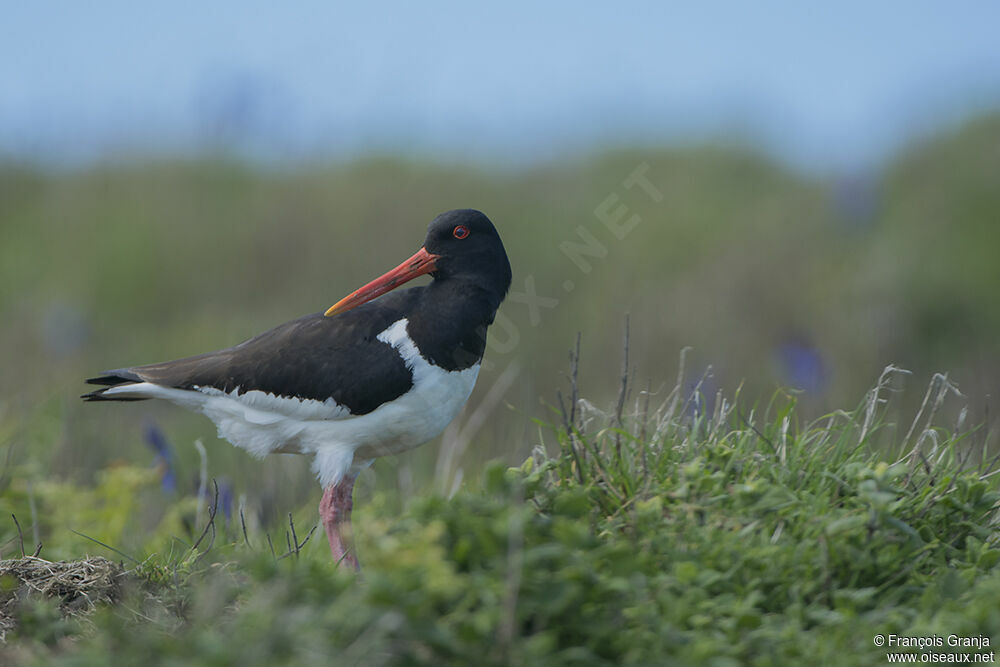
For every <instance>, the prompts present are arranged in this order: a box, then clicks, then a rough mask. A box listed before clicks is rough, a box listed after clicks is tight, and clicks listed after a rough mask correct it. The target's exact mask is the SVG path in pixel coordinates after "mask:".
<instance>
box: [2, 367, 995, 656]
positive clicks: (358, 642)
mask: <svg viewBox="0 0 1000 667" xmlns="http://www.w3.org/2000/svg"><path fill="white" fill-rule="evenodd" d="M897 375H898V372H897V371H893V370H887V372H886V373H885V374H883V377H882V378H880V380H879V383H878V385H877V386H876V387H875V388H873V389H872V390H871V391H870V392H869V393H868V394H867V395H866V397H865V398H864V400H863V401H862V402H861V403H860V405H859V406H858V407H856V408H855V409H853V410H850V411H838V412H835V413H831V414H829V415H826V416H824V417H822V418H820V419H819V420H816V421H814V422H809V423H802V422H801V421H800V416H799V413H798V410H797V408H796V405H795V397H794V395H792V394H787V393H779V394H777V395H775V396H774V397H773V399H772V400H771V401H770V402H769V404H768V405H767V406H766V407H757V408H754V407H752V406H748V405H745V404H743V402H742V401H740V400H736V401H735V402H730V401H728V400H725V399H723V398H722V397H719V398H718V399H717V400H716V402H715V404H714V406H713V407H712V410H711V412H707V411H703V410H701V409H700V408H699V406H700V405H703V404H704V401H703V400H702V399H701V398H698V397H697V396H695V395H690V394H687V393H686V392H684V391H683V389H682V387H683V386H684V383H683V382H680V383H679V384H678V388H677V389H675V391H674V392H673V393H671V394H670V395H669V396H667V397H666V398H665V400H663V403H662V405H659V406H657V405H655V404H654V405H652V406H648V399H649V397H648V396H647V395H645V394H644V393H643V392H636V393H635V396H633V397H632V399H630V400H626V401H623V402H622V403H621V404H620V405H622V409H621V410H620V411H619V409H618V407H617V405H616V406H614V407H613V408H612V410H611V411H610V412H609V413H602V412H600V411H598V410H596V409H595V408H594V407H593V406H591V405H589V404H588V403H587V402H586V401H582V400H577V401H576V409H571V408H570V402H569V401H568V400H567V401H566V405H567V413H560V412H553V419H552V421H554V422H555V424H556V425H555V426H550V425H546V424H539V430H538V435H537V437H536V438H535V439H536V441H537V447H536V448H535V450H534V453H533V455H532V457H531V458H529V459H527V460H526V461H525V462H524V464H523V465H522V466H520V467H518V468H507V467H506V466H504V465H502V464H493V465H491V466H488V467H487V468H486V470H485V471H484V472H483V473H482V475H481V476H480V477H479V478H478V479H477V480H476V482H475V483H473V484H467V485H466V486H465V487H464V488H462V489H460V490H459V491H458V492H457V493H456V494H455V495H454V496H452V497H451V498H445V497H441V496H438V495H425V496H421V497H418V498H416V499H414V500H412V501H411V502H410V503H409V504H408V506H407V507H406V508H405V510H403V511H400V510H399V508H398V507H397V506H396V505H395V503H394V502H393V501H391V500H390V499H389V498H387V497H386V496H385V495H384V494H381V493H379V494H376V495H375V496H374V497H367V498H364V499H363V500H360V502H359V503H358V509H357V511H356V517H355V524H356V533H357V534H356V539H357V543H358V549H359V554H360V558H361V561H362V563H363V567H364V570H363V573H362V575H361V576H360V577H357V576H354V575H353V574H352V573H350V572H344V571H339V570H337V569H335V568H334V567H333V566H332V564H331V563H330V562H328V551H327V549H326V546H325V544H324V543H323V542H324V541H323V540H322V538H321V537H320V538H319V539H314V540H311V541H310V542H309V543H308V544H307V545H306V546H305V547H303V548H302V549H301V552H300V553H298V554H294V553H293V554H291V555H287V556H284V557H280V556H281V555H282V553H283V552H284V551H285V544H286V542H285V538H284V537H283V536H280V535H278V534H276V535H274V538H275V539H273V540H272V543H274V544H275V548H276V549H277V552H275V553H276V554H277V555H278V556H279V557H278V558H276V557H275V555H273V554H272V551H271V549H270V547H268V543H267V541H266V536H265V535H264V534H262V533H261V532H260V531H258V530H254V529H251V530H250V531H248V535H247V539H244V537H243V535H242V530H241V529H240V528H239V527H238V526H229V527H228V528H227V527H225V526H223V525H222V522H221V520H220V519H219V518H217V519H216V521H217V523H218V529H217V530H216V528H215V527H213V529H212V531H211V535H212V539H211V541H210V540H208V539H206V540H203V541H202V543H201V544H199V545H197V546H196V547H195V548H192V546H191V542H193V541H194V539H195V537H196V536H197V534H198V533H200V532H201V531H200V530H199V529H198V527H193V528H192V532H190V533H189V534H186V535H185V534H184V533H183V532H180V535H182V536H183V539H176V537H177V536H176V535H174V536H170V535H168V533H169V532H170V531H171V530H177V529H178V526H179V525H180V524H177V523H171V521H172V519H171V518H170V517H171V516H172V514H171V512H169V511H168V512H167V513H166V514H165V515H164V516H165V518H164V522H165V523H164V525H161V526H160V528H159V529H158V530H157V531H155V532H154V533H152V534H149V535H146V536H145V539H146V541H147V545H146V547H145V548H138V550H136V551H134V552H133V553H132V555H131V557H132V558H134V559H135V561H136V562H130V561H126V563H125V565H126V566H127V567H128V568H129V569H130V571H131V579H130V581H131V583H130V584H129V585H128V586H127V587H126V592H125V594H124V597H123V599H122V600H121V601H120V602H119V603H117V604H115V605H104V606H101V607H100V608H99V609H98V610H97V611H96V612H95V613H93V614H90V615H88V616H86V617H82V618H75V617H69V618H64V617H63V616H62V615H60V614H59V613H58V612H56V611H55V606H54V605H55V602H53V601H48V602H46V601H41V600H31V601H28V602H25V603H23V604H22V605H21V606H20V607H18V608H17V613H18V621H19V623H20V625H19V626H18V628H17V629H15V630H14V631H13V632H12V633H10V634H8V642H7V644H6V646H5V647H3V649H2V651H3V653H0V657H7V658H8V659H10V660H12V661H16V662H19V663H24V664H46V665H52V664H55V665H59V664H66V665H91V664H92V665H101V664H106V660H107V657H108V656H109V655H113V656H115V659H116V661H118V662H119V663H120V664H144V663H147V664H176V665H182V664H220V665H221V664H268V665H312V664H315V665H326V664H345V665H352V664H356V665H379V664H384V665H441V664H476V665H506V664H517V665H617V664H637V665H651V664H717V665H728V664H733V665H736V664H757V665H774V664H788V665H799V664H824V665H827V664H833V665H839V664H844V665H855V664H882V663H884V661H885V651H886V649H884V648H883V649H878V648H876V647H875V646H874V645H873V637H874V636H875V635H876V634H883V635H889V634H902V635H912V636H922V635H934V634H937V635H940V636H942V637H947V636H948V635H951V634H958V635H964V636H978V635H985V636H987V637H991V638H992V639H993V641H994V643H995V642H996V641H998V640H1000V606H998V605H997V603H996V601H997V599H1000V567H998V563H1000V539H998V538H1000V534H998V531H997V510H998V507H1000V474H995V473H994V470H993V465H994V464H995V463H996V461H995V460H994V461H990V459H989V457H988V456H987V450H986V447H987V443H986V442H985V440H984V434H983V433H982V431H980V430H976V429H972V430H967V427H966V426H964V425H962V426H960V428H961V429H963V430H960V431H948V430H945V429H942V428H940V427H939V426H937V425H936V424H935V422H936V421H937V417H936V415H937V414H939V413H938V408H939V407H940V406H941V404H942V403H943V402H944V401H946V400H948V395H949V385H948V383H947V381H946V380H945V379H944V378H941V377H938V378H935V380H934V382H933V383H932V385H931V387H930V389H929V390H928V393H927V398H926V400H925V401H924V404H923V407H922V408H921V409H920V410H919V411H918V412H917V413H916V414H915V415H914V418H913V419H912V421H908V422H907V423H903V424H891V423H888V422H887V421H886V415H887V414H889V408H890V406H889V405H888V403H889V402H890V401H891V399H892V398H893V397H894V395H895V394H894V388H893V383H894V381H895V380H896V377H897ZM574 391H575V390H574ZM629 393H631V392H629ZM569 412H571V413H572V414H569ZM129 470H131V469H127V468H126V469H122V470H119V471H118V472H116V473H110V474H111V476H112V477H116V476H117V478H116V479H105V480H104V482H103V486H99V487H98V489H97V490H95V491H91V492H90V495H89V496H88V495H87V494H86V493H85V492H83V491H82V490H80V493H82V494H83V498H84V500H83V501H80V502H81V507H79V508H77V511H86V507H84V506H85V505H87V503H91V504H92V505H94V506H95V507H104V511H106V512H110V513H112V514H113V515H114V516H117V517H118V518H119V519H120V521H121V522H123V523H121V526H122V529H123V530H124V526H125V525H127V523H128V521H129V517H130V516H131V515H133V514H135V513H136V512H140V511H141V509H142V508H141V506H142V504H143V503H144V502H148V501H149V499H148V498H147V499H146V500H145V501H143V500H141V498H142V494H141V493H139V494H138V495H137V491H141V490H142V489H144V488H147V487H148V486H149V485H150V484H151V482H150V480H148V479H146V480H143V479H142V474H141V472H128V471H129ZM146 474H147V477H148V476H149V475H148V473H146ZM18 487H19V485H18V484H17V483H14V484H11V485H10V487H9V488H8V490H7V491H6V492H5V494H4V499H5V501H6V502H13V504H14V505H18V506H20V505H19V504H23V498H22V499H18V498H16V497H15V496H13V495H12V493H13V492H14V490H16V489H17V488H18ZM147 490H148V488H147ZM37 492H38V494H39V499H38V502H39V503H41V504H42V505H43V509H47V507H44V506H46V504H47V503H49V502H50V501H52V497H51V496H50V495H49V494H51V493H52V492H51V490H50V491H48V492H43V491H42V490H37ZM94 494H96V495H97V496H101V494H104V495H105V496H106V498H105V499H104V501H103V502H102V500H101V498H100V497H94ZM116 494H117V495H116ZM363 495H364V494H363ZM135 498H139V499H140V500H135ZM122 502H128V503H130V504H129V505H128V507H121V506H119V504H120V503H122ZM190 509H191V508H190V507H189V506H188V507H185V508H181V509H179V510H178V511H182V512H183V511H189V510H190ZM312 512H313V511H312V510H304V511H303V512H301V513H299V514H300V516H299V517H297V519H296V525H298V526H300V528H299V540H300V541H301V540H302V538H303V535H302V534H303V533H305V529H303V528H301V526H306V527H307V528H308V527H309V526H311V525H313V523H314V522H315V515H314V514H313V513H312ZM42 514H43V515H44V514H46V512H45V511H43V512H42ZM106 518H107V517H106ZM109 523H113V521H110V520H106V521H104V523H101V524H100V525H105V526H108V531H109V533H108V534H107V535H104V536H103V537H104V538H105V539H112V538H113V537H114V534H113V533H114V530H113V529H112V527H111V526H110V525H108V524H109ZM164 531H166V532H164ZM57 539H58V538H57ZM278 545H280V547H279V546H278ZM104 553H105V554H106V555H109V556H111V557H114V554H109V553H108V552H106V551H105V552H104ZM945 650H948V649H945Z"/></svg>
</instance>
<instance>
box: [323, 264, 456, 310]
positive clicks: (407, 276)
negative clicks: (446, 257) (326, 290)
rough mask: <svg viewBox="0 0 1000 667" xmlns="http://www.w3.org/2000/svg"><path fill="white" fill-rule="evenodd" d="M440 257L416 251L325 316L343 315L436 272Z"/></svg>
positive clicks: (349, 296)
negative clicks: (436, 263) (403, 285)
mask: <svg viewBox="0 0 1000 667" xmlns="http://www.w3.org/2000/svg"><path fill="white" fill-rule="evenodd" d="M439 257H440V255H432V254H431V253H429V252H427V249H426V248H421V249H420V250H418V251H417V252H416V253H415V254H414V255H413V257H410V258H409V259H408V260H406V261H405V262H403V263H402V264H400V265H399V266H397V267H396V268H395V269H393V270H392V271H389V272H388V273H386V274H384V275H382V276H380V277H378V278H376V279H375V280H373V281H371V282H370V283H368V284H367V285H365V286H364V287H362V288H361V289H358V290H355V291H354V292H351V293H350V294H348V295H347V296H345V297H344V298H343V299H341V300H340V301H338V302H337V303H335V304H333V305H332V306H330V308H329V309H328V310H327V311H326V313H325V315H326V316H327V317H330V316H331V315H336V314H337V313H343V312H344V311H346V310H350V309H351V308H356V307H357V306H360V305H361V304H363V303H366V302H368V301H371V300H372V299H375V298H377V297H380V296H382V295H383V294H385V293H386V292H391V291H392V290H394V289H396V288H397V287H399V286H400V285H402V284H403V283H407V282H409V281H411V280H413V279H414V278H416V277H417V276H422V275H424V274H425V273H430V272H432V271H434V270H436V268H437V266H436V265H435V262H436V261H437V260H438V258H439Z"/></svg>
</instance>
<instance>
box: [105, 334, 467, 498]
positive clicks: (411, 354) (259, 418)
mask: <svg viewBox="0 0 1000 667" xmlns="http://www.w3.org/2000/svg"><path fill="white" fill-rule="evenodd" d="M407 325H408V321H407V320H406V319H405V318H403V319H401V320H398V321H397V322H394V323H393V324H392V325H391V326H389V327H387V328H386V329H385V330H384V331H383V332H381V333H380V334H379V335H378V336H377V338H378V340H380V341H382V342H383V343H386V344H388V345H389V346H391V347H392V348H394V349H395V350H396V351H397V352H398V353H399V355H400V357H402V359H403V361H404V363H405V364H406V366H407V368H409V369H410V371H411V373H412V374H413V385H412V387H411V388H410V389H409V390H408V391H407V392H406V393H404V394H403V395H401V396H399V397H398V398H396V399H394V400H391V401H388V402H386V403H383V404H382V405H380V406H379V407H378V408H376V409H375V410H373V411H372V412H369V413H368V414H364V415H352V414H351V413H350V411H349V410H348V409H347V408H346V407H345V406H343V405H340V404H338V403H337V402H336V401H334V400H333V399H332V398H330V399H327V400H325V401H317V400H313V399H299V398H291V397H285V396H275V395H274V394H268V393H265V392H262V391H257V390H251V391H244V392H241V391H240V388H236V389H234V390H233V391H230V392H224V391H221V390H219V389H215V388H213V387H198V388H196V390H188V389H174V388H171V387H163V386H160V385H155V384H152V383H149V382H143V383H137V384H133V385H123V386H121V387H114V388H112V389H109V390H108V392H107V393H108V394H112V393H114V394H122V395H132V396H142V397H148V398H164V399H167V400H169V401H172V402H174V403H177V404H179V405H181V406H184V407H187V408H190V409H193V410H197V411H199V412H201V413H203V414H205V415H206V416H207V417H208V418H209V419H211V420H212V421H213V422H215V424H216V426H217V427H218V430H219V437H221V438H225V439H226V440H228V441H229V442H231V443H233V444H234V445H236V446H237V447H240V448H242V449H245V450H247V451H248V452H250V453H251V454H253V455H255V456H265V455H267V454H271V453H275V452H281V453H300V454H314V455H315V459H314V461H313V470H314V471H315V472H316V475H317V476H318V477H319V479H320V482H321V483H322V484H323V486H324V487H327V486H330V485H332V484H336V483H337V482H339V481H340V479H341V478H342V477H343V476H344V474H346V473H347V472H348V471H349V470H350V468H351V467H352V465H355V466H357V465H361V466H363V465H367V462H368V461H370V459H372V458H375V457H377V456H384V455H387V454H396V453H399V452H403V451H406V450H408V449H412V448H413V447H416V446H418V445H421V444H423V443H425V442H427V441H428V440H430V439H432V438H434V437H436V436H437V435H438V434H440V433H441V432H442V431H443V430H444V429H445V427H446V426H447V425H448V424H449V423H450V422H451V420H452V419H454V418H455V416H456V415H457V414H458V413H459V412H460V411H461V409H462V406H464V405H465V402H466V401H467V400H468V398H469V394H471V393H472V389H473V387H474V386H475V384H476V378H477V377H478V375H479V364H476V365H475V366H472V367H470V368H467V369H465V370H461V371H447V370H445V369H443V368H440V367H439V366H434V365H433V364H431V363H429V362H428V361H427V360H426V359H424V358H423V357H422V356H421V355H420V351H419V350H418V349H417V346H416V343H414V342H413V339H411V338H410V336H409V334H408V333H407ZM373 381H377V379H374V380H373Z"/></svg>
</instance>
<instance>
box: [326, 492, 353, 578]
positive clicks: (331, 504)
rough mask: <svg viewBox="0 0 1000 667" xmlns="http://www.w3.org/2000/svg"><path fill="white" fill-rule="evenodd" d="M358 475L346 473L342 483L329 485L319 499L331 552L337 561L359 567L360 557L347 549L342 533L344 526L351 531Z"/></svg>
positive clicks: (348, 531)
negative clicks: (352, 509)
mask: <svg viewBox="0 0 1000 667" xmlns="http://www.w3.org/2000/svg"><path fill="white" fill-rule="evenodd" d="M355 479H356V476H351V475H345V476H344V478H343V479H342V480H340V483H338V484H334V485H333V486H330V487H327V489H326V490H325V491H323V500H321V501H319V518H320V521H322V522H323V528H325V529H326V538H327V540H329V542H330V553H332V554H333V560H334V561H335V562H337V563H344V564H345V565H349V566H351V567H353V568H354V569H355V570H357V569H359V568H358V559H357V558H356V557H355V556H354V554H353V553H351V552H350V551H348V550H347V543H346V541H345V540H344V537H343V535H341V532H340V531H341V530H342V529H343V528H344V526H346V527H347V533H348V535H349V534H350V531H351V508H352V507H354V500H353V498H352V495H353V491H354V480H355Z"/></svg>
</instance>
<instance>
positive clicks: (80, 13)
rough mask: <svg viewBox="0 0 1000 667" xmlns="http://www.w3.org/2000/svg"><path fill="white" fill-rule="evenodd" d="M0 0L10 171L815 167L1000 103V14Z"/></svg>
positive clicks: (762, 6)
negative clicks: (318, 165) (757, 158)
mask: <svg viewBox="0 0 1000 667" xmlns="http://www.w3.org/2000/svg"><path fill="white" fill-rule="evenodd" d="M91 4H92V5H98V6H97V7H96V8H95V7H94V6H87V3H78V2H46V1H41V2H31V3H8V4H7V6H6V7H5V8H4V12H3V14H4V19H3V24H2V25H0V154H8V155H10V154H13V155H15V156H25V157H28V158H31V159H40V160H43V161H53V162H57V163H58V162H71V163H73V162H79V161H87V160H91V159H95V158H97V159H99V158H102V157H105V156H107V155H115V154H119V153H123V152H124V153H134V152H139V153H149V152H174V153H176V152H188V151H197V150H203V149H205V148H212V147H224V148H226V149H229V150H235V151H237V152H240V153H243V154H246V155H248V156H250V157H254V158H260V159H264V160H272V159H276V160H296V159H302V158H306V159H314V158H321V159H322V158H334V159H336V158H340V157H344V156H350V155H355V154H358V153H361V152H364V151H366V150H370V149H373V148H374V149H378V150H400V151H406V152H420V153H431V154H440V155H442V156H444V157H447V158H449V159H454V158H458V159H472V160H482V159H485V160H493V159H499V160H510V159H513V160H524V159H527V160H535V159H549V158H551V157H554V156H558V155H560V154H563V153H565V152H567V151H577V150H589V149H591V148H593V147H594V146H601V145H608V144H611V145H614V144H621V143H628V144H637V143H662V142H668V141H669V142H676V141H699V140H703V139H706V138H713V137H734V136H735V137H739V138H742V139H744V140H749V141H753V142H755V143H759V144H760V145H763V146H765V147H766V148H768V149H769V150H772V151H774V152H775V153H776V154H778V155H779V156H782V157H784V158H786V159H789V160H791V161H792V162H795V163H800V164H804V165H811V166H818V167H820V168H833V169H854V168H863V167H865V166H869V165H872V164H875V163H877V162H878V161H879V160H881V159H883V158H884V157H885V156H886V155H887V154H889V153H891V151H892V150H894V149H895V148H896V147H897V146H898V145H899V144H900V143H902V142H904V141H906V140H907V139H908V138H910V137H912V136H914V135H919V134H921V133H924V132H927V131H930V130H934V129H936V128H939V127H941V126H945V125H948V124H953V123H956V122H960V121H961V120H962V119H963V118H966V117H968V116H969V115H971V114H974V113H978V112H981V111H983V110H988V109H995V108H998V107H1000V47H998V46H997V43H998V42H1000V39H998V38H997V26H998V25H1000V4H997V3H990V2H964V3H931V2H921V1H919V0H918V1H914V2H898V1H887V2H879V3H870V2H855V1H853V0H850V1H844V2H836V3H803V2H794V1H792V0H772V1H770V2H768V1H764V2H756V3H735V2H731V3H723V2H699V3H693V2H690V3H670V2H625V3H620V4H617V5H615V6H612V5H611V4H610V3H580V2H577V3H571V2H550V3H531V2H524V1H522V0H510V1H508V2H504V3H493V4H489V5H473V6H468V5H467V4H466V3H457V2H442V1H436V0H429V1H426V2H422V3H405V4H404V3H389V2H383V3H368V4H362V3H351V4H347V5H344V4H340V3H334V2H299V3H284V4H280V3H265V2H256V1H249V0H242V1H240V2H235V1H229V0H225V1H219V2H214V3H189V2H171V3H160V4H159V5H157V6H150V4H149V3H134V2H122V1H119V0H109V1H106V2H100V3H91Z"/></svg>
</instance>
